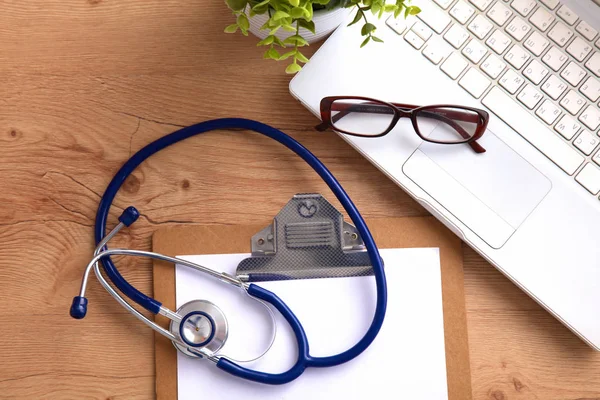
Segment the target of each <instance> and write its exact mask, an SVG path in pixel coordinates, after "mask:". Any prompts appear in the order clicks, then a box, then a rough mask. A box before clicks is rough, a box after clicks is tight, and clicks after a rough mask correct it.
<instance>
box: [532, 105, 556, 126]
mask: <svg viewBox="0 0 600 400" xmlns="http://www.w3.org/2000/svg"><path fill="white" fill-rule="evenodd" d="M535 113H536V115H537V116H538V117H540V118H541V119H542V120H543V121H544V122H545V123H547V124H548V125H552V124H553V123H554V121H556V118H558V116H559V115H560V108H558V107H556V106H555V105H554V103H553V102H551V101H550V100H545V101H544V102H543V103H542V105H541V106H540V107H539V108H538V109H537V111H536V112H535Z"/></svg>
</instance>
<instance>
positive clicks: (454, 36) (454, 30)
mask: <svg viewBox="0 0 600 400" xmlns="http://www.w3.org/2000/svg"><path fill="white" fill-rule="evenodd" d="M468 38H469V34H468V33H467V31H466V30H464V29H463V28H462V27H461V26H460V25H452V27H451V28H450V29H448V32H446V34H445V35H444V39H446V41H447V42H448V43H450V44H451V45H452V46H454V48H456V49H460V47H461V46H462V45H463V44H465V42H466V41H467V39H468Z"/></svg>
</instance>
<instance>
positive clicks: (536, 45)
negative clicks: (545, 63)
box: [523, 32, 550, 56]
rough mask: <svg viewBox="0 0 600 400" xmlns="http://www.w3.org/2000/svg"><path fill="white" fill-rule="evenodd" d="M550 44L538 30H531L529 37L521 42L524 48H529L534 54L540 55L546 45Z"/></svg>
mask: <svg viewBox="0 0 600 400" xmlns="http://www.w3.org/2000/svg"><path fill="white" fill-rule="evenodd" d="M549 44H550V41H549V40H548V39H546V38H545V37H544V36H542V35H540V34H539V33H538V32H533V33H532V34H531V36H529V38H527V40H526V41H525V42H524V43H523V45H524V46H525V48H526V49H529V51H531V52H532V53H533V54H534V55H536V56H539V55H541V54H542V53H543V52H544V50H546V47H548V45H549Z"/></svg>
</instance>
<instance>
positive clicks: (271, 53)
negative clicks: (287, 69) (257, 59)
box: [263, 47, 280, 61]
mask: <svg viewBox="0 0 600 400" xmlns="http://www.w3.org/2000/svg"><path fill="white" fill-rule="evenodd" d="M279 57H280V55H279V52H278V51H277V50H275V49H274V48H273V47H271V48H270V49H269V50H267V51H265V53H264V54H263V58H265V59H271V60H275V61H277V60H279Z"/></svg>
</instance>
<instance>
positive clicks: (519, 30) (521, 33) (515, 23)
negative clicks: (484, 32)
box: [505, 17, 531, 41]
mask: <svg viewBox="0 0 600 400" xmlns="http://www.w3.org/2000/svg"><path fill="white" fill-rule="evenodd" d="M505 30H506V32H508V34H509V35H510V36H512V37H514V38H515V39H516V40H518V41H521V40H523V38H524V37H525V35H527V34H528V33H529V31H530V30H531V26H529V25H528V24H527V23H526V22H525V21H523V20H522V19H521V18H519V17H514V18H513V20H512V21H510V23H509V24H508V25H507V26H506V29H505Z"/></svg>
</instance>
